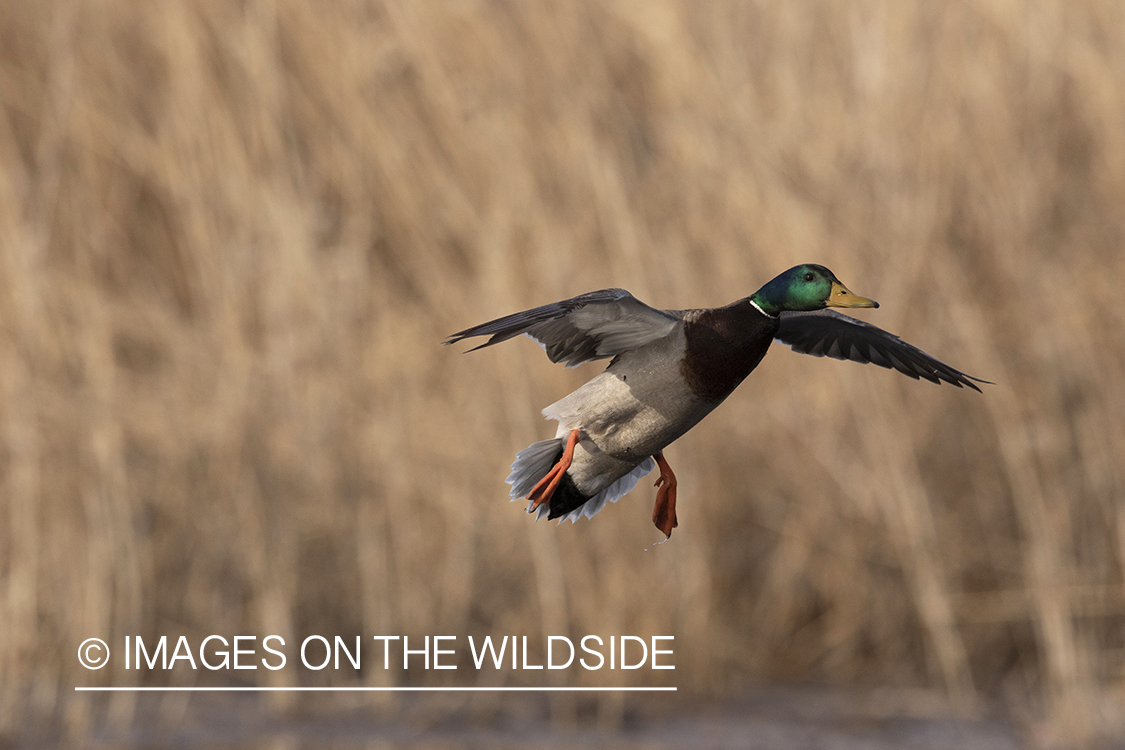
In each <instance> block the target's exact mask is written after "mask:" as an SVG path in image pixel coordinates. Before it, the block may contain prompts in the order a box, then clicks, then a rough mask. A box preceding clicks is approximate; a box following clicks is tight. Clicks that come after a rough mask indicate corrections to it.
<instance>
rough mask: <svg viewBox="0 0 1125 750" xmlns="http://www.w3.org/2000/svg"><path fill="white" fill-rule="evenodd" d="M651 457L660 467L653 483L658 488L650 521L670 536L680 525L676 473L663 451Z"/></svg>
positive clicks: (665, 534)
mask: <svg viewBox="0 0 1125 750" xmlns="http://www.w3.org/2000/svg"><path fill="white" fill-rule="evenodd" d="M653 458H655V459H656V465H657V466H659V467H660V478H659V479H657V480H656V485H655V486H657V487H659V488H660V489H659V490H657V491H656V505H655V506H654V507H653V509H652V522H653V523H654V524H656V528H658V529H660V531H661V532H662V533H663V534H664V537H665V538H667V537H670V536H672V529H674V528H676V527H677V526H679V525H680V524H679V522H678V521H677V520H676V475H675V474H673V473H672V467H671V466H669V465H668V462H667V461H665V460H664V451H661V452H660V453H657V454H656V455H654V456H653Z"/></svg>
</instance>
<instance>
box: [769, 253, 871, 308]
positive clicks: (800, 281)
mask: <svg viewBox="0 0 1125 750" xmlns="http://www.w3.org/2000/svg"><path fill="white" fill-rule="evenodd" d="M750 301H751V302H753V303H754V304H755V305H756V306H757V307H758V309H760V310H761V311H762V312H764V313H765V314H767V315H777V314H778V313H779V312H783V311H808V310H822V309H824V308H825V307H878V306H879V303H878V302H876V301H875V300H872V299H867V298H866V297H860V296H859V295H856V294H852V293H851V291H849V289H848V288H847V287H846V286H844V284H843V283H842V282H841V281H840V280H839V279H837V278H836V274H834V273H832V272H831V271H829V270H828V269H827V268H825V267H824V266H818V265H816V264H814V263H805V264H804V265H800V266H793V267H792V268H790V269H789V270H788V271H785V272H784V273H781V274H779V275H778V276H776V277H775V278H773V279H772V280H771V281H770V282H769V283H767V284H766V285H765V286H763V287H762V288H761V289H759V290H758V291H756V292H754V294H752V295H750Z"/></svg>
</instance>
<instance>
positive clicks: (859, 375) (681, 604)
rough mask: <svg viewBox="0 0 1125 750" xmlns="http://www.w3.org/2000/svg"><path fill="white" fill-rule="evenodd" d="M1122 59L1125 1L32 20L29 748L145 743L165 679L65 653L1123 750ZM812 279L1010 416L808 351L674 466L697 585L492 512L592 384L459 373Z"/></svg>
mask: <svg viewBox="0 0 1125 750" xmlns="http://www.w3.org/2000/svg"><path fill="white" fill-rule="evenodd" d="M1123 31H1125V6H1122V5H1120V4H1116V3H1099V2H1094V1H1093V0H1089V1H1083V2H1069V3H1068V2H1061V1H1060V2H1036V3H1027V4H1024V3H1008V2H979V3H969V2H948V3H889V2H857V3H846V4H821V3H815V2H795V3H764V2H726V3H698V4H697V3H691V2H686V1H684V2H620V3H605V4H602V3H593V2H548V3H515V2H491V1H490V2H485V1H479V2H478V1H470V0H466V1H463V2H453V3H427V2H421V3H406V2H403V3H398V2H388V3H383V2H377V1H375V2H367V1H359V0H357V1H355V2H349V1H341V2H332V3H314V2H307V1H303V0H272V1H269V0H260V1H259V0H246V1H245V2H220V1H219V0H192V1H190V2H182V3H145V2H125V1H119V2H95V3H89V2H87V3H80V2H66V1H63V0H59V1H57V2H44V3H30V2H24V3H4V4H2V5H0V430H2V431H0V633H2V634H3V635H2V637H0V737H3V736H5V735H6V736H9V737H18V736H20V734H21V732H23V731H24V729H25V728H26V727H27V726H29V722H40V721H48V720H49V721H51V722H54V724H55V725H57V726H60V727H63V728H64V729H65V730H66V731H68V732H70V733H71V734H72V736H81V734H82V732H84V731H86V729H87V728H88V727H90V726H92V725H100V724H101V723H102V722H104V721H109V722H111V723H113V722H116V723H118V724H124V725H128V724H129V723H130V722H132V721H136V720H137V719H136V717H134V716H133V711H134V703H133V702H132V701H133V699H132V698H130V697H128V696H118V697H117V698H114V699H113V701H111V702H110V705H109V713H108V714H102V713H99V711H100V709H98V710H95V709H96V706H97V704H95V703H91V702H89V701H86V700H84V699H83V697H82V696H75V695H74V694H73V693H72V690H71V688H72V686H73V685H75V684H131V683H132V682H133V681H134V680H136V679H138V678H137V677H136V676H135V673H130V672H126V671H125V670H124V668H123V664H121V663H120V662H113V663H111V665H110V667H109V668H107V669H105V670H102V671H100V672H96V673H91V672H86V671H85V670H82V669H80V668H79V666H78V665H77V664H76V663H75V660H74V657H73V653H74V649H75V647H76V644H78V643H79V642H80V641H81V640H82V639H84V638H86V637H89V636H91V635H98V636H100V637H102V638H105V639H106V640H108V641H109V642H110V643H111V644H112V643H120V642H121V639H122V638H123V637H124V636H125V635H130V634H141V635H145V636H148V637H154V636H156V635H160V634H169V635H172V636H176V635H179V634H181V633H182V634H187V635H189V637H192V638H193V639H195V638H202V637H203V636H206V635H209V634H211V633H221V634H226V635H228V636H230V635H235V634H247V633H259V634H262V635H264V634H267V633H279V634H282V635H284V636H285V637H286V638H287V641H288V642H290V643H291V642H292V641H289V640H288V639H290V638H294V639H299V638H300V637H302V636H303V635H304V634H308V633H327V634H332V633H342V634H343V633H356V634H359V633H362V634H365V635H373V634H389V633H396V634H409V635H423V634H437V633H440V634H458V635H461V636H464V635H468V634H474V635H483V634H489V633H491V634H521V635H522V634H526V635H529V636H532V637H542V636H545V635H549V634H565V635H574V636H579V637H580V636H581V635H584V634H586V633H598V634H603V635H609V634H614V633H618V634H619V633H636V634H644V635H647V634H674V635H675V636H676V657H675V660H676V666H677V669H676V671H675V672H674V673H671V676H668V674H669V673H664V674H661V675H659V678H660V679H664V678H665V677H667V679H668V680H669V683H670V684H676V685H678V686H679V687H680V689H681V690H682V691H687V692H689V693H694V694H696V695H698V696H701V697H704V698H706V697H708V696H712V697H714V696H719V695H730V694H736V693H738V691H740V690H744V689H746V688H747V687H749V686H753V685H761V684H767V683H771V682H781V681H792V680H800V681H810V680H811V681H817V682H823V683H827V684H830V685H840V686H845V685H891V686H900V687H916V688H931V689H937V690H941V691H943V692H944V693H945V695H947V696H948V699H949V700H950V702H951V704H952V705H959V706H961V707H964V708H967V709H968V710H972V709H973V707H974V706H978V705H981V701H982V700H991V699H994V698H999V699H1000V700H1001V701H1003V702H1005V703H1006V704H1008V705H1011V706H1013V707H1014V708H1013V709H1012V710H1013V712H1014V715H1015V716H1016V717H1017V718H1018V719H1019V720H1021V721H1025V722H1026V726H1028V727H1029V728H1030V729H1029V732H1030V734H1029V736H1031V737H1033V738H1037V740H1036V741H1042V742H1043V743H1046V744H1050V743H1052V742H1054V741H1061V740H1068V739H1078V740H1096V738H1098V737H1103V738H1104V737H1111V736H1114V735H1115V734H1116V733H1120V732H1125V726H1123V721H1125V720H1123V719H1122V717H1123V716H1125V578H1123V571H1122V565H1123V563H1125V495H1123V475H1122V469H1121V463H1122V459H1123V458H1125V430H1122V429H1121V425H1120V423H1121V415H1122V414H1125V378H1123V377H1122V373H1123V372H1125V333H1123V331H1125V315H1123V313H1122V309H1123V308H1122V306H1121V305H1120V302H1119V296H1120V286H1121V280H1122V279H1123V278H1125V253H1123V252H1122V242H1123V239H1125V212H1123V211H1122V206H1123V205H1125V39H1123V38H1122V35H1123ZM806 261H809V262H817V263H823V264H825V265H827V266H828V267H830V268H832V269H833V270H834V271H835V272H836V273H837V275H839V277H840V278H841V279H842V280H843V281H844V282H845V283H846V284H848V285H849V286H850V287H851V288H852V289H853V290H854V291H855V292H857V293H858V294H862V295H867V296H871V297H874V298H876V299H878V300H879V301H880V302H881V303H882V308H881V309H880V310H879V311H877V312H874V311H873V312H869V313H865V314H864V318H865V319H866V320H869V321H871V322H873V323H875V324H877V325H880V326H882V327H885V328H887V329H889V330H891V331H894V332H895V333H898V334H900V335H902V336H903V337H904V338H906V339H907V340H909V341H911V342H913V343H915V344H916V345H918V346H920V347H922V348H924V349H925V350H927V351H928V352H930V353H932V354H934V355H935V356H937V357H939V358H941V359H943V360H945V361H947V362H949V363H951V364H952V365H954V366H956V367H958V368H961V369H963V370H965V371H966V372H969V373H971V374H973V375H977V376H980V377H984V378H987V379H989V380H994V381H996V383H997V385H996V386H993V387H987V388H986V389H985V393H984V394H983V395H980V394H976V393H972V392H967V391H963V390H956V389H952V388H949V387H944V386H943V387H936V386H933V385H931V384H928V383H924V382H922V383H917V382H913V381H910V380H908V379H906V378H903V377H901V376H899V375H897V374H894V373H891V372H888V371H886V370H882V369H878V368H874V367H866V368H865V367H860V366H858V365H855V364H852V363H842V362H835V361H828V360H816V359H812V358H809V357H803V356H798V355H795V354H792V353H790V352H789V351H787V350H786V349H785V348H784V347H779V348H778V350H777V351H774V352H772V353H771V354H770V355H769V356H768V357H767V358H766V360H765V361H764V362H763V364H762V366H761V367H760V368H759V369H758V371H757V372H755V373H754V375H753V376H752V377H751V378H750V379H749V380H748V381H747V383H746V384H744V385H743V386H742V388H741V389H739V390H738V391H736V393H735V394H734V395H733V396H732V397H731V398H730V399H729V400H728V401H727V403H725V404H724V405H723V406H722V407H721V408H720V409H719V410H718V411H717V412H716V413H715V414H713V415H712V416H711V417H709V418H708V419H707V420H706V421H705V422H704V423H703V424H701V425H700V426H699V427H697V428H696V429H695V430H693V431H692V432H691V433H689V434H688V435H687V436H686V437H685V438H683V439H682V440H680V441H679V442H677V443H676V444H675V445H674V446H672V447H671V448H670V449H669V451H668V456H669V460H670V461H671V462H672V464H673V466H675V467H676V469H677V473H678V475H679V478H680V487H681V492H680V513H679V515H680V524H681V525H680V528H679V530H677V532H676V534H675V535H674V536H673V537H672V539H671V541H670V542H669V543H668V544H665V545H662V546H659V547H653V546H652V543H653V542H654V541H656V540H657V539H658V538H659V535H658V533H657V532H656V531H655V529H653V528H652V526H651V523H650V520H649V517H650V514H651V505H652V499H653V493H654V490H652V489H651V488H650V487H649V486H648V485H647V484H646V483H642V484H641V485H639V486H638V488H637V489H636V490H634V491H633V493H632V494H631V495H629V496H628V497H627V498H625V500H623V501H622V502H621V503H619V504H617V505H616V506H611V507H610V508H609V509H607V510H605V511H603V512H602V513H601V514H600V515H599V516H598V517H597V519H596V520H595V521H593V522H588V521H584V522H581V523H578V524H576V525H573V526H571V525H570V524H567V525H566V526H564V527H555V526H554V525H553V524H545V523H541V524H535V523H533V522H532V520H531V518H530V517H529V516H527V515H525V514H524V513H523V512H522V510H523V509H522V506H520V505H518V504H517V505H511V504H509V503H508V502H507V498H506V493H507V486H506V485H505V484H504V483H503V479H504V477H505V476H506V474H507V468H508V464H509V463H510V462H511V460H512V458H513V456H514V454H515V452H516V451H517V450H519V449H522V448H523V447H525V446H526V445H527V444H528V443H530V442H532V441H534V440H539V439H542V438H544V437H547V436H549V435H551V434H553V431H554V425H553V424H547V423H545V422H543V421H542V420H541V418H540V416H539V413H538V412H539V409H541V408H542V407H544V406H546V405H547V404H549V403H551V402H553V401H555V400H556V399H558V398H559V397H560V396H562V395H564V394H565V393H567V392H568V391H569V389H571V388H573V387H575V386H577V385H578V384H580V383H581V382H583V381H584V380H585V379H586V378H588V377H590V376H591V375H592V374H593V373H595V372H597V371H598V367H599V366H598V365H587V366H586V367H584V368H581V369H579V370H575V371H566V370H563V369H562V368H558V367H555V366H552V365H550V363H548V362H547V361H546V359H545V358H544V357H543V355H542V353H541V351H540V349H539V348H538V347H537V346H535V345H534V344H532V343H530V342H526V341H524V340H522V339H521V340H520V341H516V342H512V343H510V344H507V345H505V346H504V347H499V348H496V349H491V350H488V351H486V352H480V353H476V354H473V355H469V356H461V354H460V353H459V352H458V351H456V350H454V349H451V348H446V347H442V346H440V345H439V342H440V341H441V340H442V337H443V336H444V335H446V334H448V333H450V332H451V331H454V330H458V329H460V328H463V327H465V326H468V325H471V324H474V323H477V322H480V321H483V320H486V319H488V318H491V317H495V316H498V315H501V314H505V313H508V312H512V311H515V310H519V309H523V308H526V307H530V306H533V305H536V304H542V303H545V302H550V301H553V300H557V299H562V298H565V297H568V296H571V295H574V294H578V293H581V292H584V291H589V290H592V289H598V288H603V287H609V286H623V287H626V288H628V289H630V290H631V291H632V292H633V293H634V294H636V295H637V296H638V297H640V298H641V299H643V300H645V301H646V302H648V303H649V304H652V305H654V306H658V307H669V308H683V307H703V306H712V305H719V304H725V303H727V302H729V301H731V300H733V299H736V298H738V297H741V296H745V295H746V294H749V293H750V292H752V291H753V290H755V289H756V288H757V287H758V286H759V285H760V284H761V283H763V282H764V281H766V280H768V279H769V278H771V277H772V276H773V275H775V274H776V273H777V272H779V271H781V270H783V269H784V268H787V267H789V266H790V265H793V264H795V263H798V262H806ZM245 674H249V673H244V674H242V675H239V677H240V678H242V677H244V676H245ZM251 677H252V679H255V680H260V681H262V683H263V684H271V683H270V680H276V681H278V683H279V684H281V683H284V682H286V681H287V680H290V679H291V677H292V675H290V674H288V670H287V671H286V673H284V674H283V676H277V675H274V674H272V673H263V672H262V671H261V670H259V671H258V672H256V673H253V674H252V676H251ZM542 677H543V675H541V674H532V676H531V677H530V678H527V679H533V678H542ZM197 678H198V679H199V680H200V681H206V680H215V679H220V680H221V679H225V677H223V676H219V677H215V676H214V675H210V674H207V675H198V676H197ZM301 678H302V679H303V680H305V681H306V682H307V684H318V680H319V681H321V682H323V681H325V680H327V679H328V678H327V676H326V675H324V674H320V673H307V674H303V675H302V677H301ZM547 678H548V679H556V676H555V675H554V674H551V675H548V677H547ZM336 679H337V680H338V679H342V678H341V677H337V678H336ZM354 679H357V680H358V681H359V682H361V683H369V684H388V683H394V684H408V683H411V682H412V681H413V682H414V683H418V682H419V681H424V682H426V684H440V683H441V681H442V680H446V681H448V682H449V683H450V684H453V683H456V684H465V680H467V679H468V680H476V679H482V680H483V679H490V678H488V677H486V675H485V673H480V674H477V673H476V672H475V671H466V670H459V671H458V672H444V673H432V674H430V673H427V674H424V675H423V674H421V673H420V672H410V673H395V672H392V673H382V672H376V671H373V670H365V671H364V673H363V674H362V675H361V676H359V677H358V678H354ZM504 679H506V680H509V684H518V681H519V680H521V679H525V678H524V677H523V675H521V674H520V673H519V672H515V673H512V674H510V675H507V676H506V677H504ZM557 679H560V680H563V679H566V680H574V681H576V682H575V683H573V684H613V683H621V682H623V681H624V682H628V681H630V680H634V681H641V680H643V681H645V682H646V683H650V682H651V680H652V679H653V675H652V674H649V673H645V674H643V675H640V674H632V675H631V674H626V673H616V672H615V673H610V672H593V673H583V674H572V673H569V672H568V673H567V674H566V675H565V676H564V677H559V678H557ZM144 680H146V681H147V682H148V683H150V684H162V683H163V680H164V676H163V675H161V674H151V675H147V676H145V677H144ZM349 684H357V683H354V682H353V683H349ZM559 705H560V706H561V708H558V710H559V711H563V712H565V711H566V710H568V709H567V706H571V704H570V703H566V702H562V701H561V702H560V704H559ZM623 706H624V704H623V703H622V702H621V699H620V697H607V698H605V699H604V700H601V701H599V702H598V704H597V710H598V711H599V712H600V714H601V715H602V716H609V717H610V718H611V719H612V716H614V715H615V713H616V714H619V713H620V711H622V710H624V708H623Z"/></svg>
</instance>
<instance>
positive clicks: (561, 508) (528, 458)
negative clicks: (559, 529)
mask: <svg viewBox="0 0 1125 750" xmlns="http://www.w3.org/2000/svg"><path fill="white" fill-rule="evenodd" d="M565 443H566V439H565V438H561V437H559V438H552V439H551V440H540V441H539V442H538V443H532V444H531V445H529V446H527V447H526V448H524V449H523V450H522V451H520V452H519V453H517V454H516V460H515V462H514V463H513V464H512V473H511V474H509V475H508V478H507V479H505V480H504V481H505V482H507V483H508V484H510V485H512V489H511V491H510V492H509V493H508V495H509V497H511V498H512V500H513V501H515V500H519V499H520V498H524V497H527V495H528V493H530V492H531V490H532V489H533V488H534V487H535V485H536V484H538V483H539V480H540V479H542V478H543V477H545V476H547V472H549V471H550V470H551V468H552V467H553V466H554V465H555V464H557V463H558V462H559V459H560V458H562V455H563V450H565ZM587 500H589V498H588V497H586V496H585V495H583V494H582V493H581V492H579V491H578V488H577V487H576V486H575V485H574V482H573V481H572V480H571V478H570V476H569V475H567V474H563V477H562V481H561V482H560V483H559V486H558V487H557V488H556V489H555V492H554V494H553V495H552V497H551V499H550V500H549V501H548V502H545V503H543V504H542V505H540V506H539V507H538V508H534V510H535V512H536V520H538V519H540V518H544V517H546V518H558V517H559V516H560V515H563V514H565V513H569V512H570V511H572V510H574V509H575V508H577V507H579V506H580V505H582V504H583V503H585V502H586V501H587ZM531 506H532V503H530V502H529V503H528V507H527V511H528V513H530V512H531V511H532V510H533V508H532V507H531Z"/></svg>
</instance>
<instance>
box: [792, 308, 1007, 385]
mask: <svg viewBox="0 0 1125 750" xmlns="http://www.w3.org/2000/svg"><path fill="white" fill-rule="evenodd" d="M774 338H776V339H777V340H778V341H780V342H781V343H783V344H788V345H789V346H791V347H793V351H795V352H801V353H802V354H811V355H813V356H814V357H832V358H833V359H850V360H852V361H853V362H862V363H864V364H867V363H868V362H871V363H873V364H876V365H879V366H880V367H887V368H890V369H894V370H898V371H899V372H901V373H902V374H903V375H908V376H909V377H912V378H914V379H915V380H917V379H918V378H925V379H926V380H929V381H930V382H931V383H940V382H942V381H945V382H946V383H952V384H953V385H955V386H957V387H958V388H960V387H961V386H964V385H967V386H969V387H970V388H972V389H974V390H976V391H979V390H980V388H977V386H976V385H975V384H974V383H973V381H974V380H975V381H976V382H977V383H989V381H987V380H981V379H980V378H974V377H973V376H971V375H966V374H965V373H963V372H961V371H960V370H956V369H954V368H952V367H950V366H949V365H947V364H945V363H944V362H940V361H938V360H936V359H934V358H933V357H931V356H930V355H929V354H926V353H925V352H924V351H922V350H921V349H919V348H918V347H916V346H911V345H910V344H908V343H906V342H905V341H903V340H902V339H900V338H899V337H898V336H895V335H894V334H893V333H888V332H887V331H884V330H883V329H882V328H879V327H877V326H873V325H871V324H870V323H864V322H863V321H862V320H856V319H855V318H852V317H849V316H847V315H843V314H841V313H838V312H836V311H835V310H816V311H815V312H783V313H781V316H780V325H779V326H778V329H777V334H775V336H774ZM989 385H991V383H989Z"/></svg>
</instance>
